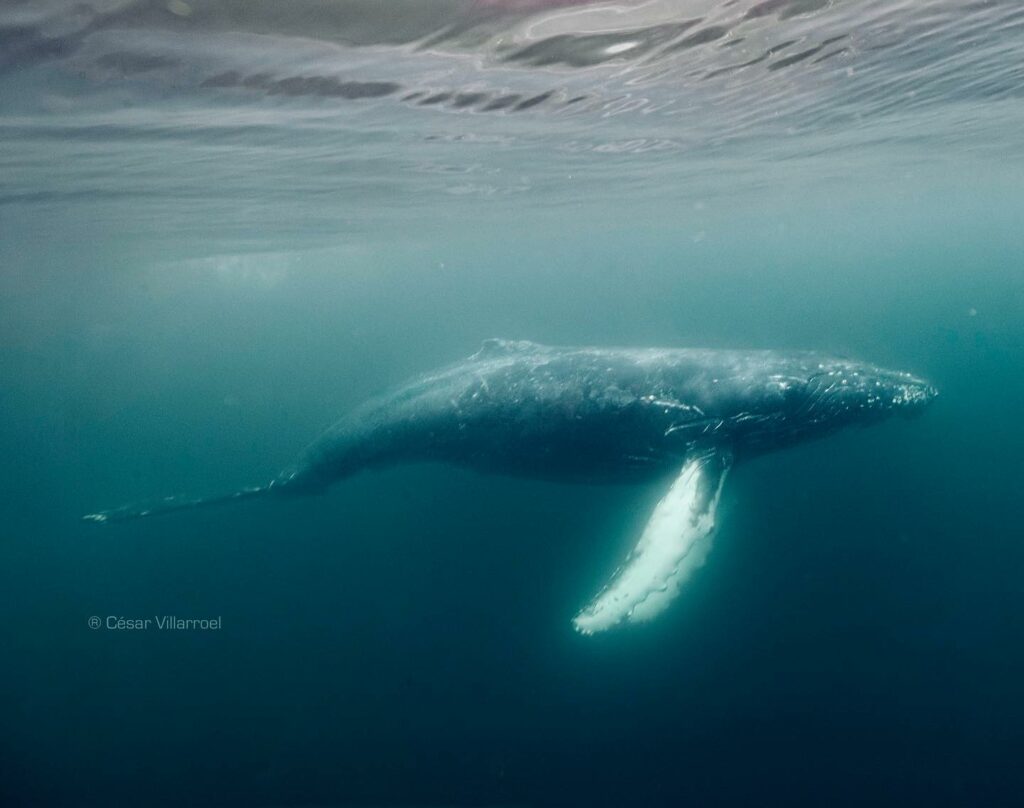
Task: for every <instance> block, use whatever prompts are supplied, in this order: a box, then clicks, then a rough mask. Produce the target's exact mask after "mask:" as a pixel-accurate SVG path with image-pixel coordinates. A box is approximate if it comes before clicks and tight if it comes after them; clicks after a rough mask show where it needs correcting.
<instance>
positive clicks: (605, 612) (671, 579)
mask: <svg viewBox="0 0 1024 808" xmlns="http://www.w3.org/2000/svg"><path fill="white" fill-rule="evenodd" d="M728 470H729V457H728V455H726V454H717V453H714V454H708V455H702V456H700V457H697V458H694V459H692V460H689V461H687V463H686V465H684V466H683V470H682V471H681V472H680V473H679V476H678V477H677V478H676V481H675V482H674V483H672V487H671V488H669V490H668V493H667V494H665V496H664V497H663V498H662V500H661V502H659V503H658V505H657V507H655V509H654V512H653V513H652V514H651V518H650V519H649V520H648V522H647V525H646V527H644V532H643V535H641V536H640V541H638V542H637V544H636V547H634V548H633V551H632V552H631V553H630V554H629V557H628V558H627V559H626V562H625V563H624V564H623V565H622V566H621V567H620V568H619V569H618V571H617V572H616V573H615V575H614V576H613V578H612V580H611V582H610V583H609V584H608V585H607V586H606V587H605V588H604V589H603V590H602V591H601V592H600V593H599V594H598V596H597V597H596V598H594V600H593V601H592V602H591V603H590V605H589V606H587V607H586V608H585V609H584V610H583V611H581V612H580V613H579V614H578V615H576V617H575V619H574V620H573V625H574V626H575V627H576V630H577V631H580V632H582V633H583V634H594V633H596V632H598V631H604V630H605V629H609V628H611V627H612V626H615V625H617V624H619V623H621V622H623V621H625V622H629V623H640V622H643V621H645V620H650V619H651V618H652V617H655V616H656V615H658V614H661V612H663V611H664V610H665V608H666V607H667V606H668V604H669V603H671V601H672V599H673V598H674V597H675V596H676V595H677V594H678V593H679V587H680V586H682V585H683V583H685V582H686V580H687V578H689V577H690V574H691V573H692V572H693V571H694V570H696V569H698V568H699V567H701V566H702V565H703V564H704V559H705V558H707V554H708V551H709V550H710V549H711V536H712V533H713V532H714V528H715V510H716V508H717V507H718V498H719V495H720V494H721V493H722V483H723V482H724V481H725V475H726V473H727V472H728Z"/></svg>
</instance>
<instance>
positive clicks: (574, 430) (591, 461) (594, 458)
mask: <svg viewBox="0 0 1024 808" xmlns="http://www.w3.org/2000/svg"><path fill="white" fill-rule="evenodd" d="M936 395H937V391H936V390H935V388H934V387H932V386H931V385H930V384H928V383H927V382H926V381H924V380H923V379H920V378H917V377H915V376H912V375H911V374H909V373H905V372H899V371H892V370H886V369H883V368H879V367H876V366H874V365H870V364H864V363H860V362H854V361H850V360H847V359H841V358H836V357H831V356H825V355H821V354H816V353H812V352H779V351H738V350H712V349H679V348H572V347H549V346H544V345H538V344H536V343H532V342H526V341H516V340H498V339H492V340H487V341H486V342H484V344H483V346H482V347H481V348H480V350H479V351H477V353H475V354H473V355H472V356H471V357H469V358H468V359H465V360H462V361H460V362H456V363H454V364H452V365H449V366H447V367H445V368H442V369H440V370H436V371H434V372H431V373H427V374H425V375H422V376H420V377H418V378H416V379H414V380H412V381H410V382H408V383H407V384H405V385H403V386H401V387H399V388H397V389H395V390H394V391H392V392H391V393H389V394H387V395H384V396H382V397H380V398H377V399H374V400H371V401H369V402H367V403H366V404H364V405H363V406H361V407H359V408H358V409H356V410H355V411H353V412H352V413H351V414H350V415H348V416H347V417H345V418H343V419H342V420H341V421H339V422H338V423H337V424H335V425H334V426H333V427H331V428H330V429H328V430H327V431H326V432H325V433H324V434H323V435H322V436H321V437H320V438H319V439H318V440H316V441H315V442H314V443H313V444H312V445H311V446H310V447H309V448H308V449H306V451H305V452H304V453H303V454H302V456H301V457H300V458H299V460H298V462H297V463H296V464H295V465H294V466H293V467H292V468H290V469H288V470H287V471H285V472H283V473H282V474H281V475H279V476H278V477H277V478H276V479H274V480H273V481H271V482H270V484H268V485H266V486H261V487H257V488H248V489H243V490H241V491H237V492H234V493H232V494H228V495H226V496H220V497H211V498H207V499H181V498H168V499H165V500H162V501H160V502H159V503H157V504H154V505H151V506H148V507H146V506H128V507H124V508H119V509H115V510H110V511H101V512H99V513H94V514H89V515H87V516H85V517H84V518H85V519H86V520H88V521H92V522H99V523H109V522H119V521H126V520H130V519H137V518H140V517H144V516H151V515H156V514H163V513H169V512H172V511H180V510H188V509H194V508H200V507H207V506H212V505H220V504H224V503H227V502H233V501H237V500H242V499H249V498H256V497H276V496H284V495H303V494H311V493H319V492H322V491H324V490H325V489H326V488H327V487H328V486H329V485H330V484H332V483H334V482H336V481H338V480H340V479H342V478H344V477H347V476H349V475H351V474H354V473H356V472H358V471H362V470H365V469H370V468H374V467H381V466H385V465H391V464H396V463H407V462H417V461H440V462H446V463H453V464H457V465H461V466H466V467H470V468H474V469H477V470H480V471H483V472H491V473H499V474H510V475H520V476H526V477H533V478H544V479H551V480H558V481H583V482H629V481H644V480H657V479H663V478H666V477H669V476H672V477H674V482H673V483H672V484H671V486H670V487H669V488H668V490H667V493H666V494H665V497H664V498H663V499H662V500H661V502H659V504H658V505H657V507H656V508H655V510H654V512H653V513H652V514H651V517H650V520H649V521H648V523H647V527H646V528H645V529H644V532H643V535H642V536H641V538H640V540H639V542H638V544H637V545H636V547H635V548H634V550H633V551H632V552H631V553H630V555H629V557H628V558H627V559H626V560H625V562H624V563H623V565H622V566H621V567H620V568H619V570H618V571H617V572H616V573H615V575H613V577H612V580H611V582H610V583H609V584H608V585H607V586H606V587H605V588H604V589H603V590H602V591H601V592H600V593H599V594H598V595H597V597H596V598H595V599H594V600H593V601H592V602H591V604H590V605H589V606H587V607H586V608H585V609H584V610H583V611H581V612H580V614H579V615H577V617H576V618H575V621H574V622H575V626H576V628H577V629H578V630H579V631H581V632H583V633H587V634H590V633H594V632H597V631H602V630H604V629H607V628H610V627H612V626H615V625H619V624H622V623H638V622H642V621H644V620H647V619H650V618H651V617H653V616H655V615H656V614H658V613H660V612H661V611H662V610H663V609H664V608H665V607H666V606H667V604H668V602H669V601H671V600H672V598H673V597H674V596H675V594H676V593H677V592H678V589H679V587H680V586H681V584H682V583H683V582H684V581H685V580H686V579H687V578H688V577H689V575H690V574H691V573H692V571H693V570H694V569H696V568H697V567H699V566H701V564H702V563H703V561H704V558H705V556H706V554H707V550H708V548H709V546H710V539H711V536H712V534H713V532H714V522H715V509H716V505H717V502H718V497H719V494H720V492H721V487H722V484H723V482H724V480H725V476H726V474H727V472H728V471H729V469H730V468H731V466H732V465H733V463H734V462H736V461H740V460H742V459H744V458H747V457H751V456H755V455H758V454H761V453H763V452H768V451H772V450H774V449H780V448H784V447H786V446H790V445H793V444H795V443H799V442H802V441H806V440H811V439H814V438H819V437H823V436H825V435H828V434H830V433H832V432H834V431H836V430H838V429H840V428H842V427H844V426H847V425H867V424H872V423H876V422H878V421H881V420H883V419H886V418H888V417H889V416H892V415H903V416H913V415H917V414H919V413H921V412H922V411H923V410H924V409H925V408H926V407H927V406H928V405H929V403H930V402H931V401H932V400H933V399H934V398H935V397H936Z"/></svg>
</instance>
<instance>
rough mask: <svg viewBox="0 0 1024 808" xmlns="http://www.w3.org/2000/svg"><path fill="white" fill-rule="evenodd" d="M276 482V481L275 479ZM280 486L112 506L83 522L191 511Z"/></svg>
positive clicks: (261, 494) (264, 493)
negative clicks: (211, 495)
mask: <svg viewBox="0 0 1024 808" xmlns="http://www.w3.org/2000/svg"><path fill="white" fill-rule="evenodd" d="M275 482H276V481H275ZM279 491H280V487H279V486H278V485H275V483H274V482H272V483H270V484H269V485H262V486H256V487H253V488H242V489H240V490H238V491H233V492H232V493H230V494H223V495H221V496H218V497H203V498H200V499H189V498H187V497H165V498H164V499H161V500H157V501H155V502H149V503H145V504H142V505H125V506H123V507H121V508H112V509H111V510H109V511H97V512H96V513H87V514H86V515H85V516H83V517H82V520H83V521H85V522H94V523H96V524H104V525H105V524H110V523H112V522H129V521H131V520H133V519H142V518H144V517H147V516H162V515H164V514H167V513H174V512H175V511H192V510H196V509H199V508H213V507H215V506H219V505H228V504H230V503H232V502H239V501H241V500H243V499H256V498H258V497H265V496H268V495H269V494H271V493H274V494H277V493H279Z"/></svg>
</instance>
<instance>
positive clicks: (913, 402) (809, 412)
mask: <svg viewBox="0 0 1024 808" xmlns="http://www.w3.org/2000/svg"><path fill="white" fill-rule="evenodd" d="M938 394H939V391H938V390H937V389H936V388H935V387H934V386H933V385H932V384H930V383H929V382H928V381H926V380H925V379H922V378H920V377H918V376H914V375H913V374H911V373H906V372H903V371H897V370H888V369H886V368H880V367H877V366H875V365H869V364H863V363H857V362H851V361H848V360H842V359H830V360H824V361H822V362H820V363H819V364H818V367H817V369H816V370H815V372H813V373H812V374H811V375H810V376H809V377H808V379H807V381H806V383H805V384H804V385H803V386H802V390H801V391H800V392H799V393H798V395H797V396H795V397H794V400H793V406H794V408H795V410H796V413H798V414H799V415H800V417H801V418H804V419H806V420H807V421H809V422H811V423H816V424H820V425H822V426H826V427H840V426H843V425H846V424H869V423H875V422H877V421H881V420H884V419H886V418H889V417H891V416H895V415H899V416H902V417H906V418H911V417H916V416H919V415H921V413H923V412H924V411H925V410H926V409H927V408H928V406H929V405H930V404H931V403H932V401H934V400H935V398H936V397H937V396H938Z"/></svg>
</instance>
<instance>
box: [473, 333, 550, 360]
mask: <svg viewBox="0 0 1024 808" xmlns="http://www.w3.org/2000/svg"><path fill="white" fill-rule="evenodd" d="M539 347H540V346H539V345H538V344H537V343H536V342H530V341H529V340H525V339H497V338H494V339H485V340H484V341H483V343H482V344H481V345H480V350H479V351H477V352H476V353H475V354H473V356H472V358H473V359H483V358H486V357H490V356H509V355H512V354H520V353H528V352H530V351H535V350H537V349H538V348H539Z"/></svg>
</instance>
